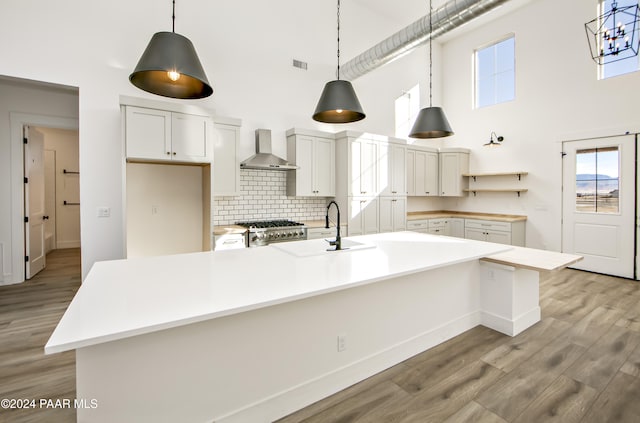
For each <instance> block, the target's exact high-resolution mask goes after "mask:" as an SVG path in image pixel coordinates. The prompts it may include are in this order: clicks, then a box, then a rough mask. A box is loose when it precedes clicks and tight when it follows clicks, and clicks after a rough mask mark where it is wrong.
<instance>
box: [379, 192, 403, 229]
mask: <svg viewBox="0 0 640 423" xmlns="http://www.w3.org/2000/svg"><path fill="white" fill-rule="evenodd" d="M379 201H380V206H379V207H380V213H379V217H380V232H396V231H404V230H406V229H407V198H406V197H380V198H379Z"/></svg>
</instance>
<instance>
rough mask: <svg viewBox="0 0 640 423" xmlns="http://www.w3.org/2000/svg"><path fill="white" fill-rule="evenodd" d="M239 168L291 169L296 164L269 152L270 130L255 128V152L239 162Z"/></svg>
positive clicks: (295, 167) (294, 167)
mask: <svg viewBox="0 0 640 423" xmlns="http://www.w3.org/2000/svg"><path fill="white" fill-rule="evenodd" d="M240 168H241V169H261V170H293V169H297V168H298V166H296V165H291V164H289V163H287V161H286V160H285V159H282V158H280V157H278V156H276V155H274V154H272V153H271V130H270V129H256V154H254V155H253V156H251V157H249V158H248V159H247V160H245V161H243V162H242V163H240Z"/></svg>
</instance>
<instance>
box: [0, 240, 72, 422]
mask: <svg viewBox="0 0 640 423" xmlns="http://www.w3.org/2000/svg"><path fill="white" fill-rule="evenodd" d="M80 275H81V274H80V249H77V248H73V249H64V250H54V251H52V252H51V253H49V254H48V255H47V266H46V268H45V269H44V270H43V271H41V272H40V273H38V274H37V275H36V276H35V277H33V279H31V280H29V281H27V282H24V283H21V284H17V285H8V286H0V400H1V399H6V398H9V399H15V400H19V399H20V400H22V399H28V400H36V401H37V406H36V407H35V408H24V409H6V408H2V407H0V422H3V423H4V422H11V423H14V422H15V423H23V422H24V423H26V422H29V423H30V422H34V423H35V422H38V423H40V422H75V420H76V412H75V409H74V408H57V409H47V408H40V403H39V400H40V399H45V400H46V399H52V400H57V399H61V400H62V399H70V400H71V402H72V403H73V399H74V398H75V397H76V368H75V365H76V364H75V362H76V355H75V351H69V352H64V353H61V354H53V355H44V345H45V344H46V343H47V341H48V340H49V336H51V333H52V332H53V329H54V328H55V327H56V325H57V324H58V321H59V320H60V318H61V317H62V315H63V314H64V311H65V310H66V309H67V306H68V305H69V302H71V299H72V298H73V296H74V294H75V293H76V291H77V290H78V288H79V287H80V280H81V276H80ZM53 405H55V404H53Z"/></svg>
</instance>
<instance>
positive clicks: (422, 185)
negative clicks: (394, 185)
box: [415, 151, 439, 196]
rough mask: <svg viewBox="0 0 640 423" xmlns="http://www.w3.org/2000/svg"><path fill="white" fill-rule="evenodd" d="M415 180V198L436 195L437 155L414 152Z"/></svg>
mask: <svg viewBox="0 0 640 423" xmlns="http://www.w3.org/2000/svg"><path fill="white" fill-rule="evenodd" d="M415 154H416V159H415V160H416V164H415V179H416V182H415V183H416V195H417V196H437V195H438V167H439V166H438V153H432V152H427V151H416V152H415Z"/></svg>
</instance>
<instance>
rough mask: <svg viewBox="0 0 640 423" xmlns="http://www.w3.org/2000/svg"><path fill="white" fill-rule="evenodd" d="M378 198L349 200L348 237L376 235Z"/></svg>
mask: <svg viewBox="0 0 640 423" xmlns="http://www.w3.org/2000/svg"><path fill="white" fill-rule="evenodd" d="M378 200H379V198H378V197H351V198H349V209H348V214H347V215H348V216H349V223H348V225H347V226H348V232H349V236H353V235H368V234H377V233H378V232H380V231H379V229H378Z"/></svg>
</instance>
